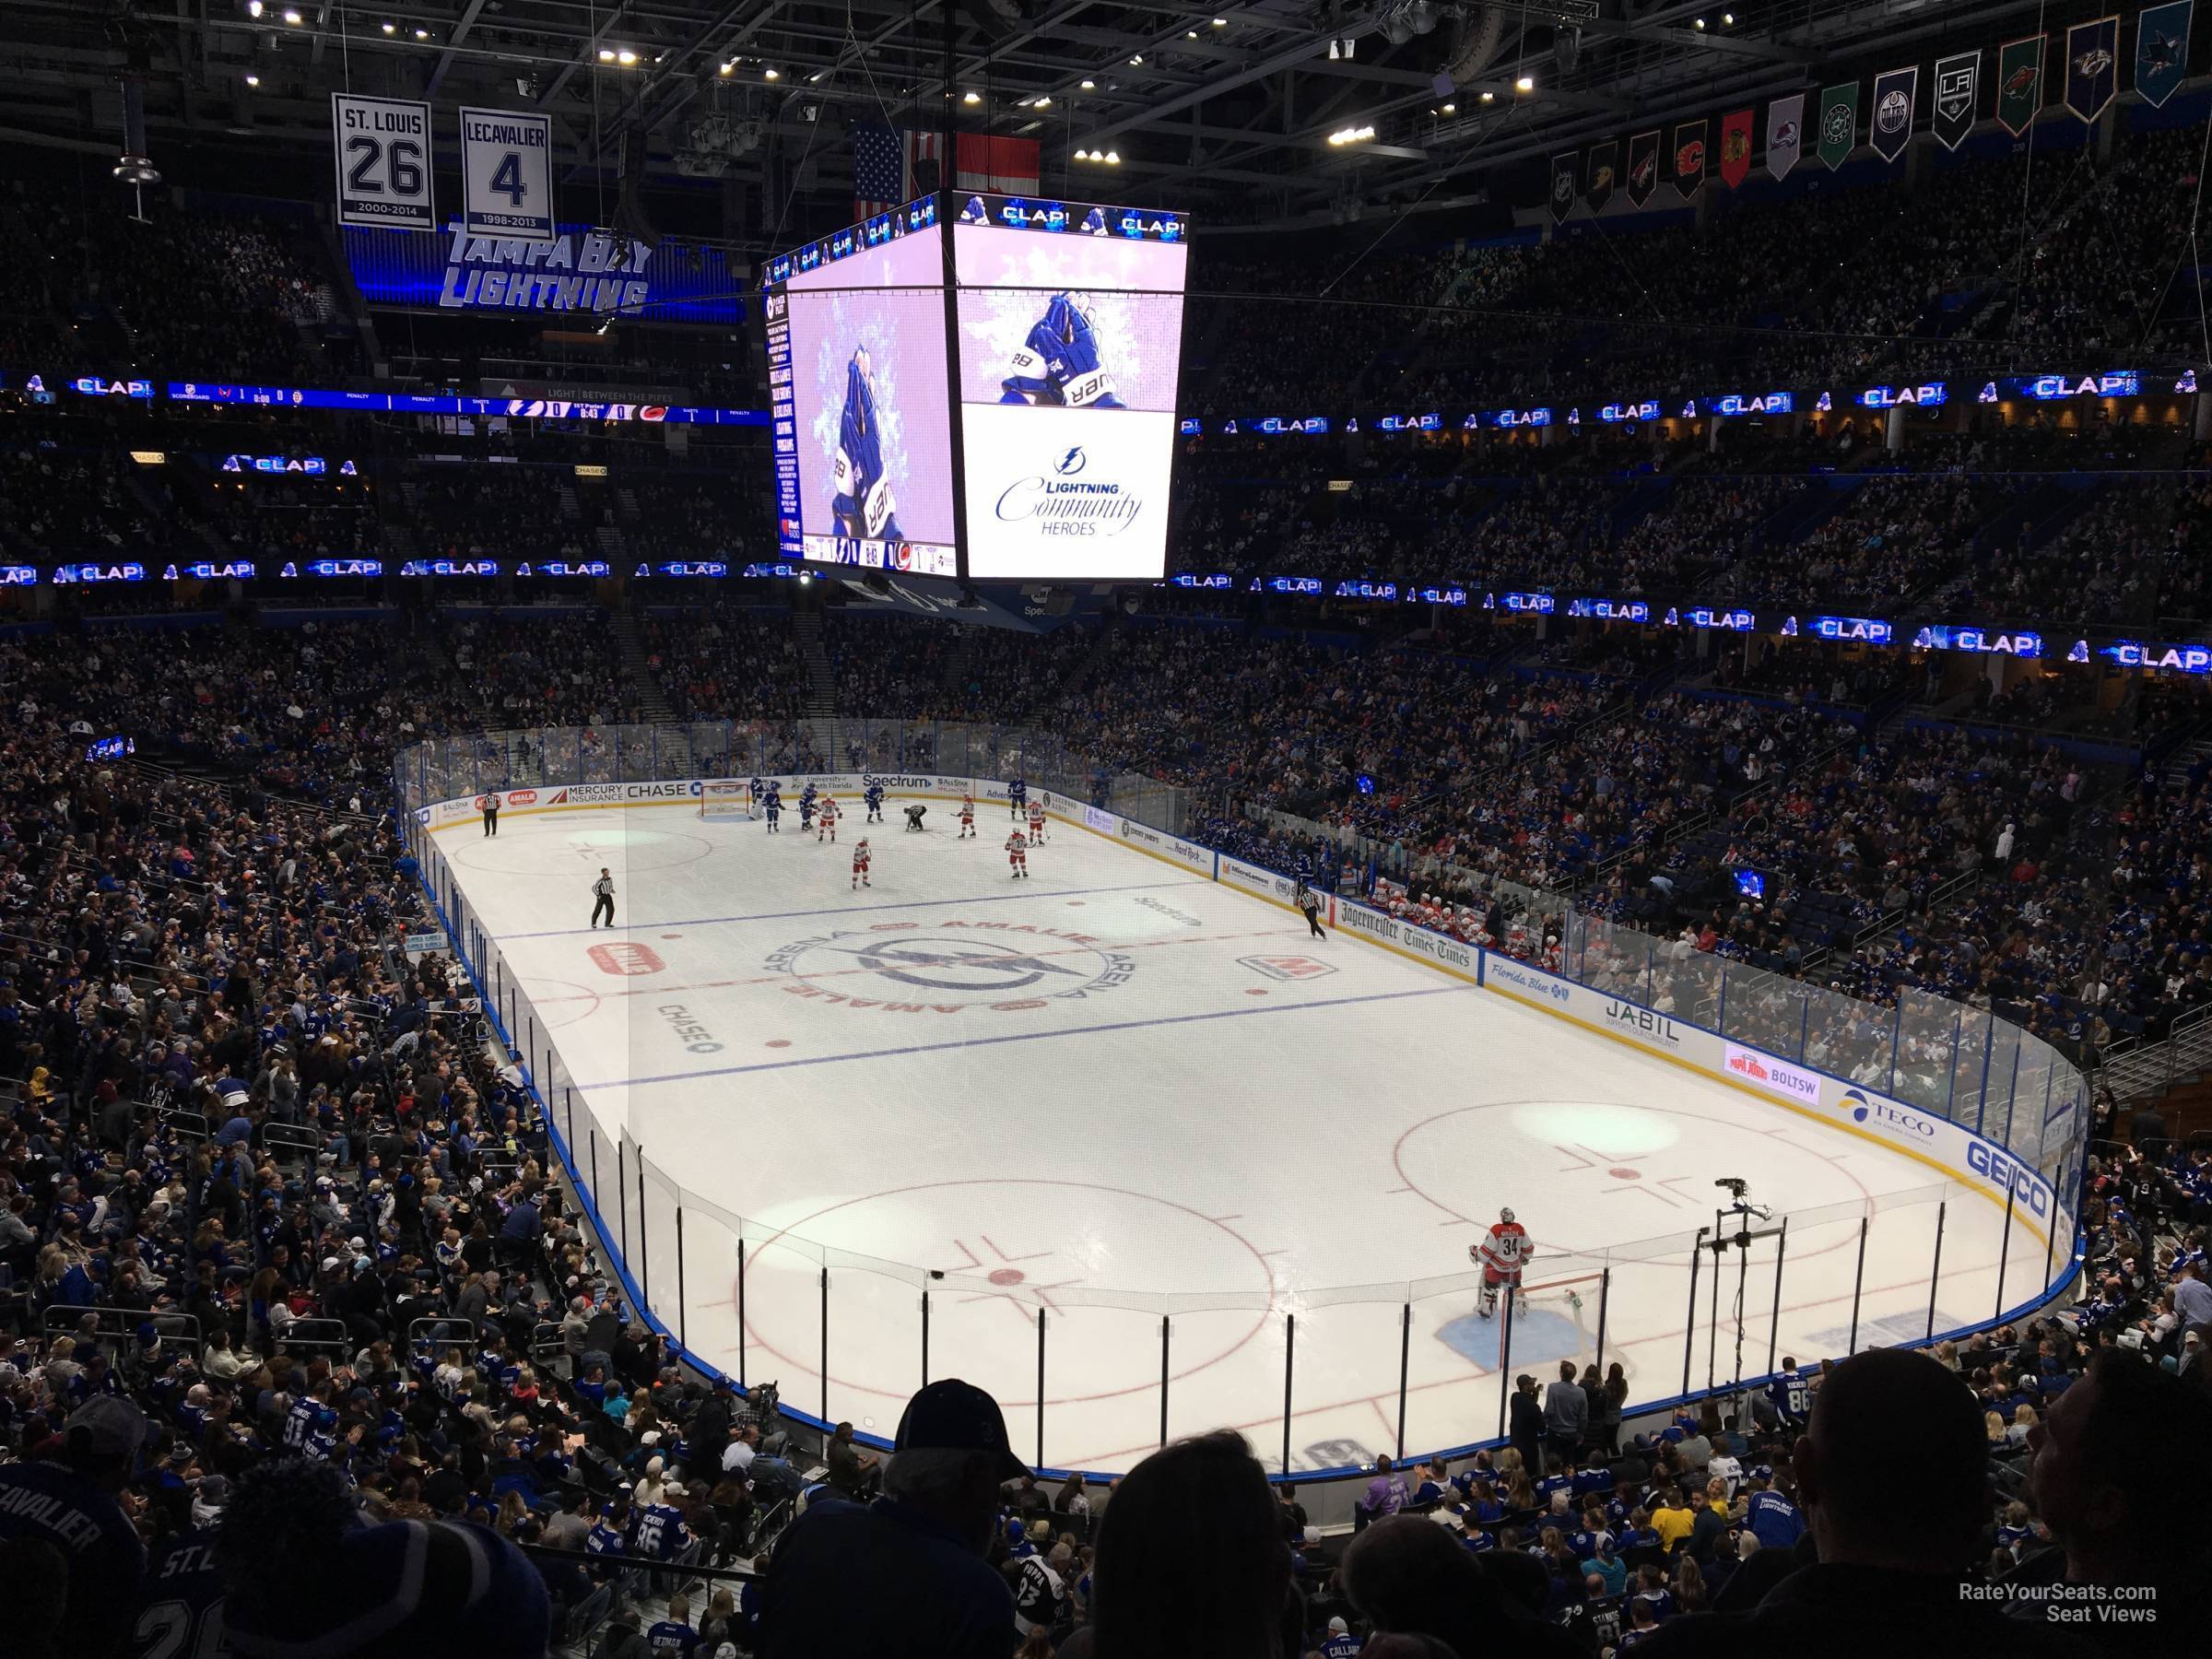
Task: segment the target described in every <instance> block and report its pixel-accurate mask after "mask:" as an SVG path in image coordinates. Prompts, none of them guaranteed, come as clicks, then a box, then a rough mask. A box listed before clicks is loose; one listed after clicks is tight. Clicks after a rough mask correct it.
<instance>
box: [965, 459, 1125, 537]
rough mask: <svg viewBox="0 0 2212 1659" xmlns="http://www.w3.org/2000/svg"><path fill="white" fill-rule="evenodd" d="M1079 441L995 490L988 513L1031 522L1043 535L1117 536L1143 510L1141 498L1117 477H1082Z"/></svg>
mask: <svg viewBox="0 0 2212 1659" xmlns="http://www.w3.org/2000/svg"><path fill="white" fill-rule="evenodd" d="M1089 467H1090V457H1089V455H1088V453H1085V451H1084V449H1083V446H1082V445H1081V444H1079V443H1078V444H1076V445H1074V446H1073V447H1072V448H1069V449H1065V450H1063V451H1061V452H1060V453H1059V455H1058V456H1057V457H1056V458H1055V459H1054V460H1053V463H1052V465H1051V467H1050V469H1049V476H1048V474H1047V471H1046V470H1040V471H1037V472H1035V473H1031V474H1030V476H1029V477H1024V478H1018V479H1016V480H1015V481H1014V482H1013V483H1011V484H1009V485H1007V486H1006V488H1004V489H1002V490H1001V491H999V495H998V501H997V504H996V506H995V507H994V510H993V511H994V512H996V514H997V515H998V519H999V522H1000V523H1002V524H1034V525H1036V527H1037V529H1038V531H1039V532H1040V533H1041V534H1042V535H1100V536H1105V535H1121V534H1122V532H1123V531H1124V530H1126V529H1128V528H1129V527H1130V526H1131V525H1132V524H1135V523H1136V521H1137V519H1138V518H1139V517H1140V516H1142V515H1143V512H1144V511H1145V499H1144V497H1143V496H1141V495H1138V494H1136V493H1135V491H1133V490H1130V489H1128V488H1125V487H1124V485H1122V484H1121V483H1119V482H1118V481H1114V480H1111V479H1104V478H1098V477H1087V476H1086V475H1087V474H1088V471H1089Z"/></svg>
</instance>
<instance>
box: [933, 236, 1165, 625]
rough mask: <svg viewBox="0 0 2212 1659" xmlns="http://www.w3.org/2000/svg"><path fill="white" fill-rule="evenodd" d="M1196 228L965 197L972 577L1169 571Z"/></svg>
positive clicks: (962, 384) (959, 315)
mask: <svg viewBox="0 0 2212 1659" xmlns="http://www.w3.org/2000/svg"><path fill="white" fill-rule="evenodd" d="M1187 234H1188V223H1187V221H1186V220H1184V219H1182V217H1181V216H1180V215H1168V214H1161V213H1146V212H1140V211H1138V210H1135V209H1127V208H1117V207H1106V206H1092V205H1089V204H1085V203H1059V202H1043V203H1040V202H1034V201H1030V200H1027V199H1025V198H1020V197H1007V196H970V197H968V198H966V201H965V204H964V205H963V206H962V207H961V209H960V211H959V215H958V216H957V218H956V219H955V221H954V223H953V226H952V245H953V270H954V275H955V277H956V280H957V287H956V289H955V293H954V308H953V309H954V317H955V322H956V325H957V326H956V336H957V339H958V342H959V346H958V350H959V389H960V409H959V418H960V441H961V448H962V451H963V452H964V459H965V462H966V473H967V477H966V480H965V495H966V500H967V509H968V514H967V516H968V548H967V551H968V569H967V573H968V574H969V575H970V576H971V577H974V578H977V579H979V580H980V579H983V578H994V579H1002V580H1008V579H1010V580H1022V581H1029V580H1041V581H1054V582H1057V581H1080V580H1089V581H1145V582H1155V581H1158V580H1159V578H1160V577H1161V576H1162V575H1163V574H1165V572H1166V567H1167V532H1168V489H1169V480H1170V473H1171V469H1172V466H1173V463H1174V453H1175V391H1176V383H1177V378H1178V375H1179V373H1180V371H1181V366H1182V300H1183V288H1184V283H1185V278H1186V275H1187V267H1188V265H1189V259H1190V250H1189V248H1188V247H1187V245H1186V244H1185V242H1184V241H1183V238H1184V237H1185V236H1186V235H1187Z"/></svg>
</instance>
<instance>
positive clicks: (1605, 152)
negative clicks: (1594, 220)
mask: <svg viewBox="0 0 2212 1659" xmlns="http://www.w3.org/2000/svg"><path fill="white" fill-rule="evenodd" d="M1619 154H1620V148H1619V146H1618V144H1617V143H1616V142H1615V141H1614V140H1613V139H1610V138H1608V139H1606V141H1605V142H1604V143H1603V144H1594V145H1592V146H1591V147H1590V172H1589V175H1588V178H1587V179H1586V181H1585V182H1584V186H1583V200H1585V201H1587V202H1588V203H1589V204H1590V211H1591V212H1593V213H1602V212H1604V211H1605V206H1606V203H1607V202H1609V201H1611V200H1612V199H1613V183H1614V179H1613V172H1614V168H1615V165H1616V163H1615V158H1616V157H1618V155H1619Z"/></svg>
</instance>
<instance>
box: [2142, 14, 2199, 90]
mask: <svg viewBox="0 0 2212 1659" xmlns="http://www.w3.org/2000/svg"><path fill="white" fill-rule="evenodd" d="M2195 6H2196V0H2171V5H2167V6H2149V7H2147V8H2146V9H2145V11H2144V13H2143V15H2142V16H2141V17H2139V18H2136V91H2137V92H2139V93H2141V94H2142V95H2143V101H2144V102H2145V103H2147V104H2148V105H2149V106H2150V107H2151V108H2152V109H2154V110H2155V109H2158V108H2159V107H2160V106H2161V105H2163V104H2164V103H2165V101H2166V100H2168V99H2170V98H2171V97H2172V96H2173V93H2174V88H2177V87H2179V86H2180V85H2181V84H2182V71H2183V67H2184V66H2185V65H2186V64H2187V62H2188V57H2189V23H2190V15H2191V13H2192V12H2193V11H2194V8H2195Z"/></svg>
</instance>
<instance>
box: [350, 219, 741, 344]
mask: <svg viewBox="0 0 2212 1659" xmlns="http://www.w3.org/2000/svg"><path fill="white" fill-rule="evenodd" d="M342 234H343V237H344V241H345V244H346V265H347V269H348V270H350V271H351V272H352V273H353V281H354V286H355V287H357V288H359V289H360V290H361V298H362V299H363V300H367V301H368V302H369V303H370V304H371V305H390V306H408V307H415V308H419V309H423V310H430V309H436V310H440V311H465V312H492V311H500V312H517V311H527V312H576V313H580V314H579V315H578V317H577V325H578V326H579V327H589V326H591V325H592V324H594V323H595V322H596V321H597V320H598V319H600V318H602V317H607V316H613V315H617V314H621V315H629V314H640V315H641V316H642V317H643V318H645V319H646V320H649V321H652V322H655V323H721V324H736V323H741V322H743V321H744V319H745V302H744V300H741V299H739V298H738V295H739V294H740V293H741V292H742V291H743V290H744V288H745V287H746V279H747V266H746V265H745V263H744V261H743V259H742V258H741V257H739V256H738V255H736V254H735V253H733V252H732V251H731V250H729V249H727V248H720V247H713V246H710V245H708V244H706V243H702V242H684V241H675V240H674V239H670V240H669V241H664V242H662V243H661V245H660V246H659V247H657V248H649V247H647V246H646V245H645V244H644V243H643V242H641V241H633V240H632V239H630V238H629V237H627V236H624V235H621V234H620V233H619V232H617V231H613V230H596V229H591V228H589V227H587V226H583V225H563V226H561V227H560V228H559V231H558V232H557V233H556V235H555V236H554V238H553V240H552V241H549V242H523V241H509V240H507V239H506V238H503V237H490V236H471V235H469V234H468V233H467V232H466V231H465V230H463V229H461V227H460V225H459V223H458V222H455V221H448V223H447V225H446V228H445V229H444V230H443V231H442V232H440V231H429V230H407V231H397V230H383V229H379V230H365V229H347V230H345V231H344V232H343V233H342Z"/></svg>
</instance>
